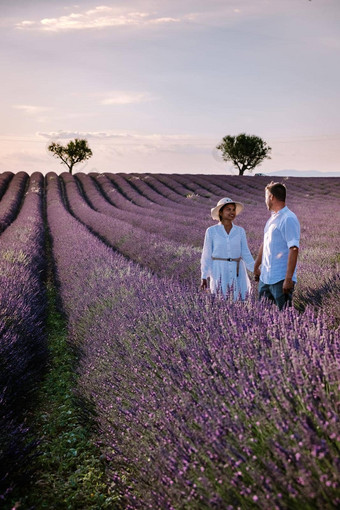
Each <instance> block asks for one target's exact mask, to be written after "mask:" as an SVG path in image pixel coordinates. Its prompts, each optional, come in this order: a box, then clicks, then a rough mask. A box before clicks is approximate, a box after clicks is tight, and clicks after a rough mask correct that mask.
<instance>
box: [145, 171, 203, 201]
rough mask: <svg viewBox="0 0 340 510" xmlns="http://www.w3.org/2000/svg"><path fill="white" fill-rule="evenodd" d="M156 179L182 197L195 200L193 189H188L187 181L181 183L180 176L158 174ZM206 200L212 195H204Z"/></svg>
mask: <svg viewBox="0 0 340 510" xmlns="http://www.w3.org/2000/svg"><path fill="white" fill-rule="evenodd" d="M155 177H156V178H157V179H158V180H159V181H161V182H162V183H164V184H166V185H167V186H168V187H170V188H171V189H173V190H174V191H175V192H176V193H178V194H180V195H182V196H183V197H187V198H193V194H192V189H190V188H189V187H187V180H186V181H184V182H181V181H180V180H179V179H177V177H178V174H172V175H167V174H156V175H155ZM202 196H203V197H204V198H209V197H210V196H211V195H210V193H208V192H206V193H205V194H202ZM195 198H196V199H200V198H201V196H199V197H195Z"/></svg>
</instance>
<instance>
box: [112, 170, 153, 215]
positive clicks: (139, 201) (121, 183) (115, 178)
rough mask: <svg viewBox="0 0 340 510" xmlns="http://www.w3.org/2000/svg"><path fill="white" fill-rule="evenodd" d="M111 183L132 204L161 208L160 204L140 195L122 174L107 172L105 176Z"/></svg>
mask: <svg viewBox="0 0 340 510" xmlns="http://www.w3.org/2000/svg"><path fill="white" fill-rule="evenodd" d="M104 175H105V176H106V177H107V178H108V179H109V180H110V181H111V182H112V184H113V185H114V186H115V187H116V188H117V189H119V190H120V192H121V193H122V194H123V195H124V196H125V197H126V198H127V199H128V200H131V202H132V203H134V204H136V205H138V206H140V207H147V208H150V207H152V208H154V207H155V208H157V207H159V206H158V204H155V203H154V202H152V201H151V200H149V199H148V198H146V197H144V196H142V195H140V194H139V193H138V192H137V191H136V190H135V188H134V187H133V186H131V184H130V182H128V181H127V179H124V177H122V175H120V174H111V173H108V172H106V173H105V174H104Z"/></svg>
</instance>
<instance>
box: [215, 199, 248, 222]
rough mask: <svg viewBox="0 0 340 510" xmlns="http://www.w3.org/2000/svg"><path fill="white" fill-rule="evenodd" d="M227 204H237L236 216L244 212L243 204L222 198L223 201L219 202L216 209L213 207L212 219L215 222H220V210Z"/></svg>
mask: <svg viewBox="0 0 340 510" xmlns="http://www.w3.org/2000/svg"><path fill="white" fill-rule="evenodd" d="M226 204H235V206H236V211H235V213H236V216H237V215H238V214H240V212H241V211H242V209H243V207H244V205H243V204H241V202H236V201H235V200H232V199H231V198H221V200H219V202H217V206H216V207H213V208H212V209H211V217H212V219H213V220H217V221H219V220H220V217H219V212H220V209H221V208H222V207H223V206H224V205H226Z"/></svg>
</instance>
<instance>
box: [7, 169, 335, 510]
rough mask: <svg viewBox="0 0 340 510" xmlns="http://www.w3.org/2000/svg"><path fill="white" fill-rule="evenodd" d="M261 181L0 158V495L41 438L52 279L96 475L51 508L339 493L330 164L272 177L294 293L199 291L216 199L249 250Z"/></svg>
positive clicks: (231, 502)
mask: <svg viewBox="0 0 340 510" xmlns="http://www.w3.org/2000/svg"><path fill="white" fill-rule="evenodd" d="M269 180H270V179H268V178H267V177H252V176H249V177H238V176H217V175H214V176H213V175H189V174H187V175H177V174H132V173H131V174H119V173H118V174H112V173H111V174H110V173H107V174H98V173H93V174H83V173H77V174H75V175H74V176H72V175H70V174H68V173H62V174H61V175H57V174H55V173H52V172H51V173H48V174H47V175H46V176H45V177H44V176H42V175H41V174H39V173H35V174H33V175H31V176H29V175H27V174H26V173H25V172H20V173H18V174H11V173H9V172H5V173H3V174H0V299H1V308H0V382H1V385H0V400H1V416H0V430H1V436H0V455H1V458H0V466H1V467H0V489H1V491H0V498H1V499H0V506H1V501H3V502H4V504H5V502H8V501H9V500H10V497H11V494H12V493H13V494H14V492H15V490H16V485H17V484H18V482H17V477H16V473H17V472H18V471H20V472H24V473H25V472H26V470H28V471H27V472H29V469H30V466H29V465H30V459H31V458H32V455H33V456H34V452H35V451H36V450H37V448H39V442H40V441H41V437H39V433H37V432H36V431H35V430H33V428H32V427H31V425H30V419H29V416H30V414H31V413H32V409H31V408H32V401H33V402H34V395H35V393H36V392H37V391H38V390H39V387H40V385H41V381H42V380H43V379H44V377H45V374H46V372H47V371H48V370H49V366H50V364H51V358H53V354H52V353H51V352H50V349H49V342H48V339H49V336H50V335H51V326H50V325H49V326H48V325H47V320H46V316H47V314H48V307H49V304H48V298H47V296H46V286H47V285H49V286H51V285H52V286H53V288H54V291H55V292H56V294H57V296H58V304H59V308H60V310H61V311H62V314H63V316H64V317H65V321H66V332H67V342H68V344H69V346H70V347H71V349H73V350H74V351H75V352H76V353H77V358H76V359H77V361H76V362H75V364H74V367H73V371H74V373H75V374H76V378H75V383H74V386H73V387H72V394H73V396H74V397H75V398H76V399H78V400H79V403H80V404H79V407H80V408H81V409H82V413H83V416H84V415H85V416H89V417H91V421H92V420H93V421H94V426H93V437H92V441H93V443H94V444H95V446H96V449H97V456H98V458H100V461H101V464H102V466H103V472H104V481H105V485H106V487H107V490H106V494H105V497H104V496H103V497H102V499H101V503H100V504H99V503H98V498H97V500H96V502H93V504H91V502H87V503H86V505H84V503H83V504H82V506H80V504H76V503H73V506H70V504H69V505H68V506H67V505H66V503H65V506H63V507H61V506H59V507H60V508H113V509H147V508H150V509H169V510H170V509H174V510H177V509H178V510H180V509H185V510H189V509H190V510H196V509H207V510H208V509H227V510H233V509H235V510H236V509H265V510H266V509H268V510H272V509H289V510H290V509H293V510H294V509H304V510H305V509H307V510H308V509H322V510H327V509H332V508H337V507H338V506H339V504H340V491H339V467H340V460H339V444H340V443H339V442H340V425H339V382H340V380H339V374H340V353H339V326H340V300H339V295H340V294H339V291H340V276H339V267H340V234H339V224H340V206H339V199H340V178H336V177H335V178H288V179H287V178H286V179H284V182H285V184H286V185H287V193H288V199H287V205H288V206H289V207H290V209H292V210H293V211H294V212H295V213H296V214H297V216H298V218H299V220H300V224H301V248H300V254H299V262H298V284H297V286H296V290H295V293H294V307H293V308H291V309H286V310H284V311H282V312H278V310H277V309H276V308H275V307H273V306H272V305H271V304H269V303H266V302H263V301H262V302H259V301H258V299H257V293H256V290H257V283H256V282H255V281H254V280H253V279H252V288H253V291H252V294H251V295H250V296H249V298H248V299H247V300H246V301H244V302H236V303H234V302H232V300H231V299H229V298H226V299H222V298H213V297H212V296H210V295H209V294H207V293H202V292H200V291H199V283H200V255H201V250H202V245H203V238H204V232H205V229H206V228H207V227H208V226H210V225H212V224H213V223H214V222H213V221H212V220H211V218H210V208H211V207H213V206H215V205H216V203H217V201H218V200H219V199H220V198H222V197H225V196H228V197H231V198H232V199H234V200H238V201H241V202H243V203H244V205H245V208H244V211H243V212H242V214H241V215H240V216H238V217H237V220H236V221H235V223H237V224H239V225H241V226H242V227H244V228H245V230H246V232H247V238H248V244H249V248H250V250H251V252H252V254H253V256H254V257H255V256H256V254H257V250H258V248H259V246H260V244H261V242H262V235H263V228H264V225H265V222H266V220H267V218H268V211H267V210H266V206H265V203H264V187H265V185H266V184H267V183H268V181H269ZM281 180H283V179H281ZM51 275H52V276H51ZM250 277H251V278H252V275H250ZM89 419H90V418H89ZM71 449H72V455H73V456H74V457H77V448H76V445H75V444H71V442H70V451H71ZM61 462H63V461H62V460H61ZM79 462H80V461H79ZM29 476H30V477H31V479H32V480H33V482H32V483H34V473H33V474H32V473H30V475H29ZM84 483H85V482H84ZM78 489H79V490H80V491H81V490H82V488H81V486H79V487H78ZM78 489H77V490H78ZM51 491H53V488H52V487H51ZM95 491H96V489H95V488H93V498H95ZM91 497H92V494H91ZM7 504H8V503H7ZM11 505H13V503H11ZM59 507H58V508H59ZM7 508H11V506H8V507H7ZM17 508H24V506H23V505H22V506H18V507H17ZM27 508H28V506H27ZM30 508H32V506H31V507H30ZM35 508H47V506H44V505H43V504H38V505H37V506H35Z"/></svg>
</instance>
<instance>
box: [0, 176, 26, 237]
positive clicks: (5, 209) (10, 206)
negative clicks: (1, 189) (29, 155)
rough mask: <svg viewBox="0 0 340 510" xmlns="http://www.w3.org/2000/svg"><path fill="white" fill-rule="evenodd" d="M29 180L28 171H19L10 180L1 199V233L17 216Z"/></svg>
mask: <svg viewBox="0 0 340 510" xmlns="http://www.w3.org/2000/svg"><path fill="white" fill-rule="evenodd" d="M27 181H28V174H27V173H26V172H18V173H17V174H15V175H14V177H13V178H12V180H11V181H10V184H9V187H8V188H7V190H6V192H5V194H4V195H3V197H2V199H1V201H0V234H1V232H3V231H4V230H5V228H7V227H8V225H9V224H10V223H11V221H13V219H14V218H15V216H16V214H17V212H18V208H19V206H20V203H21V200H22V198H23V195H24V191H25V186H26V184H27Z"/></svg>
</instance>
